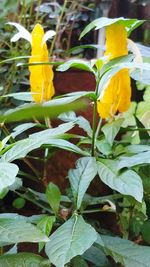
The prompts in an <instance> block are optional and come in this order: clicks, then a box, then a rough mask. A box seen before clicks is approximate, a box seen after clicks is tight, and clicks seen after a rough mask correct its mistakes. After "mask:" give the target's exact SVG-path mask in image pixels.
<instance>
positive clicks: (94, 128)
mask: <svg viewBox="0 0 150 267" xmlns="http://www.w3.org/2000/svg"><path fill="white" fill-rule="evenodd" d="M96 110H97V103H96V102H94V107H93V123H92V124H93V127H92V128H93V134H92V151H91V156H92V157H94V152H95V133H96Z"/></svg>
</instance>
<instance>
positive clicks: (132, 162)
mask: <svg viewBox="0 0 150 267" xmlns="http://www.w3.org/2000/svg"><path fill="white" fill-rule="evenodd" d="M141 164H150V151H146V152H142V153H139V154H136V155H134V156H130V157H120V158H119V163H118V166H117V168H118V170H120V169H122V168H125V167H128V168H130V167H133V166H136V165H141Z"/></svg>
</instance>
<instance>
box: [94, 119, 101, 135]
mask: <svg viewBox="0 0 150 267" xmlns="http://www.w3.org/2000/svg"><path fill="white" fill-rule="evenodd" d="M102 122H103V119H102V118H100V119H99V122H98V126H97V129H96V134H95V139H97V137H98V135H99V132H100V130H101V127H102Z"/></svg>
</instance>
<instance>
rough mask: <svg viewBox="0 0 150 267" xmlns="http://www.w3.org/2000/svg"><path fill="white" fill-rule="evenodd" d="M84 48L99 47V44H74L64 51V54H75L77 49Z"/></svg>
mask: <svg viewBox="0 0 150 267" xmlns="http://www.w3.org/2000/svg"><path fill="white" fill-rule="evenodd" d="M85 48H90V49H98V48H100V47H99V45H96V44H85V45H79V46H75V47H72V48H71V49H69V50H67V51H66V52H65V54H66V55H70V54H77V53H78V52H79V51H82V50H83V49H85ZM101 49H102V50H104V48H101Z"/></svg>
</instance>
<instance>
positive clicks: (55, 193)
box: [46, 183, 61, 214]
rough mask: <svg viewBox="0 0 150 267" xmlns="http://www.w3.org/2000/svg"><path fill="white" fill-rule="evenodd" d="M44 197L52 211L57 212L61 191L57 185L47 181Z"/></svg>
mask: <svg viewBox="0 0 150 267" xmlns="http://www.w3.org/2000/svg"><path fill="white" fill-rule="evenodd" d="M46 197H47V199H48V202H49V204H50V206H51V208H52V210H53V211H54V213H55V214H57V213H58V210H59V205H60V199H61V192H60V190H59V188H58V186H57V185H55V184H53V183H49V185H48V186H47V188H46Z"/></svg>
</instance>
